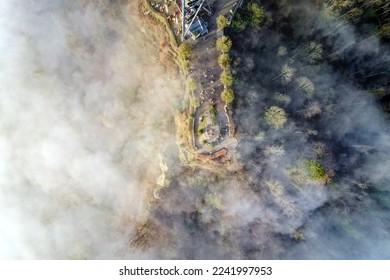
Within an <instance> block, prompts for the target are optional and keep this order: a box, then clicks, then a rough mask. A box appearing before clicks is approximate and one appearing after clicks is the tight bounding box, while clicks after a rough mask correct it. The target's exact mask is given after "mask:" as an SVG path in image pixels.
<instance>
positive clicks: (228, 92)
mask: <svg viewBox="0 0 390 280" xmlns="http://www.w3.org/2000/svg"><path fill="white" fill-rule="evenodd" d="M221 99H222V101H223V102H225V103H226V104H229V103H232V102H233V100H234V92H233V90H232V89H224V90H223V91H222V93H221Z"/></svg>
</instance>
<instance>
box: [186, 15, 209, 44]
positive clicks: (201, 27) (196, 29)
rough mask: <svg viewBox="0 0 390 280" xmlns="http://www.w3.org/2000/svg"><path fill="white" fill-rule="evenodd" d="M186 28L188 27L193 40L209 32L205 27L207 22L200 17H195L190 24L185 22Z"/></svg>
mask: <svg viewBox="0 0 390 280" xmlns="http://www.w3.org/2000/svg"><path fill="white" fill-rule="evenodd" d="M186 29H188V33H189V34H190V35H191V38H192V39H193V40H196V39H197V38H198V37H199V36H202V35H204V34H207V33H208V32H209V30H208V29H207V23H206V22H205V21H204V19H203V18H201V17H197V18H196V19H195V20H194V21H193V23H192V25H188V24H186Z"/></svg>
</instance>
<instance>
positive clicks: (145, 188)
mask: <svg viewBox="0 0 390 280" xmlns="http://www.w3.org/2000/svg"><path fill="white" fill-rule="evenodd" d="M114 2H115V1H114ZM116 2H117V3H114V4H113V3H110V2H109V1H59V0H55V1H52V0H50V1H49V0H48V1H43V0H39V1H18V0H10V1H8V0H7V1H2V2H1V4H0V6H1V7H0V12H1V15H0V29H1V31H0V34H1V35H0V45H1V47H0V49H1V57H2V59H1V62H0V63H1V66H0V79H1V82H0V84H1V86H0V88H1V89H0V92H1V101H0V111H1V113H0V114H1V118H0V119H1V121H0V130H1V133H0V135H1V136H0V150H1V153H0V154H1V160H0V174H1V175H0V178H1V179H0V205H1V211H0V213H1V214H0V221H1V222H0V236H1V238H0V248H1V250H0V257H1V258H18V259H19V258H40V259H41V258H44V259H46V258H66V259H67V258H129V257H133V258H134V257H141V256H142V254H143V253H142V252H136V250H134V249H133V250H130V249H129V247H128V242H129V239H130V236H131V234H132V233H133V231H134V229H135V227H136V224H137V223H139V222H141V221H142V220H144V219H145V217H146V215H147V202H148V199H149V195H148V192H150V191H151V190H152V189H153V188H155V185H156V184H155V182H156V180H157V178H158V176H159V174H160V172H161V171H160V169H159V157H158V154H159V153H162V154H164V153H166V150H168V151H169V150H172V147H170V149H167V147H168V146H170V145H172V141H173V140H174V127H172V125H171V123H172V120H173V113H174V104H175V102H176V101H175V100H176V98H177V96H178V94H179V93H180V91H179V89H180V87H179V83H178V81H177V80H175V79H171V78H172V76H171V75H170V74H169V71H168V72H167V71H166V69H164V67H163V66H161V65H160V64H159V63H158V61H159V60H158V59H159V58H158V56H157V55H156V51H155V49H156V46H155V44H154V43H153V42H152V40H151V38H147V37H146V36H145V35H144V34H143V33H142V32H141V31H140V29H139V28H138V26H137V22H136V21H135V17H136V15H137V14H136V12H137V9H136V7H135V6H134V3H133V4H131V5H128V4H126V3H123V4H120V3H119V2H120V1H116ZM122 2H124V1H122ZM172 139H173V140H172ZM173 143H174V142H173ZM173 148H174V146H173ZM170 154H172V155H174V154H175V151H174V149H173V150H172V152H171V153H170Z"/></svg>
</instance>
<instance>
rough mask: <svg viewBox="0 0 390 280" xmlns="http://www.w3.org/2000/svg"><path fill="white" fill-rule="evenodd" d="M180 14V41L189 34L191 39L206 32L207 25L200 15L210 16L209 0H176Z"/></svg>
mask: <svg viewBox="0 0 390 280" xmlns="http://www.w3.org/2000/svg"><path fill="white" fill-rule="evenodd" d="M177 2H179V3H176V4H177V5H178V7H179V10H180V13H181V16H182V41H184V40H185V39H186V37H187V36H188V35H189V36H191V37H192V38H193V39H196V38H198V37H199V36H201V35H204V34H206V33H208V25H207V23H206V21H205V20H204V19H203V17H202V16H204V15H207V16H210V15H211V14H212V12H211V6H210V0H177Z"/></svg>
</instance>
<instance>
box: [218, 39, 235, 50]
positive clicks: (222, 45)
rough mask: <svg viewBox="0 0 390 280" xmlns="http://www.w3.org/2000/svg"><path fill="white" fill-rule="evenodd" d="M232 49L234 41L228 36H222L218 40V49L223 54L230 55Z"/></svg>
mask: <svg viewBox="0 0 390 280" xmlns="http://www.w3.org/2000/svg"><path fill="white" fill-rule="evenodd" d="M231 47H232V41H231V40H230V39H229V37H227V36H222V37H219V38H218V39H217V44H216V48H217V50H218V51H220V52H222V53H228V52H229V51H230V49H231Z"/></svg>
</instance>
